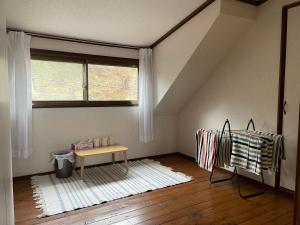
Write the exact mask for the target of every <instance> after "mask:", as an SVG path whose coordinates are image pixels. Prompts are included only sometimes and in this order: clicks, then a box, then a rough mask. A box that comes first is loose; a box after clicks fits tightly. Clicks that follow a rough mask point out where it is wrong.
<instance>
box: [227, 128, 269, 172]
mask: <svg viewBox="0 0 300 225" xmlns="http://www.w3.org/2000/svg"><path fill="white" fill-rule="evenodd" d="M262 150H263V142H262V140H261V139H260V138H258V137H255V136H251V135H248V134H246V133H244V132H239V131H235V132H232V153H231V160H230V164H231V166H237V167H240V168H243V169H246V170H248V171H249V172H252V173H256V174H260V173H261V155H262V154H261V153H262Z"/></svg>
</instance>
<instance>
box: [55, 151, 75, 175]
mask: <svg viewBox="0 0 300 225" xmlns="http://www.w3.org/2000/svg"><path fill="white" fill-rule="evenodd" d="M52 156H53V162H54V168H55V174H56V177H57V178H67V177H70V176H72V172H73V166H74V153H73V151H71V150H63V151H58V152H54V153H52Z"/></svg>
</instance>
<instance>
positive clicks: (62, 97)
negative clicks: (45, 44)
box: [31, 49, 138, 108]
mask: <svg viewBox="0 0 300 225" xmlns="http://www.w3.org/2000/svg"><path fill="white" fill-rule="evenodd" d="M31 66H32V101H33V107H34V108H50V107H91V106H132V105H137V101H138V60H136V59H126V58H115V57H104V56H94V55H85V54H77V53H65V52H57V51H48V50H34V49H32V50H31Z"/></svg>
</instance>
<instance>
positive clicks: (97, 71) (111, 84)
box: [88, 64, 138, 101]
mask: <svg viewBox="0 0 300 225" xmlns="http://www.w3.org/2000/svg"><path fill="white" fill-rule="evenodd" d="M88 71H89V82H88V83H89V100H91V101H97V100H102V101H105V100H137V93H138V91H137V83H138V70H137V68H132V67H119V66H103V65H93V64H89V66H88Z"/></svg>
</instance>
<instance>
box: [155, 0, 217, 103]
mask: <svg viewBox="0 0 300 225" xmlns="http://www.w3.org/2000/svg"><path fill="white" fill-rule="evenodd" d="M220 7H221V0H218V1H216V2H214V3H212V4H211V5H210V6H209V7H207V8H206V9H205V10H203V11H202V12H201V13H200V14H198V15H197V16H195V17H194V18H193V19H191V20H190V21H189V22H188V23H186V24H185V25H184V26H182V27H181V28H180V29H178V30H177V31H176V32H175V33H173V34H172V35H171V36H169V37H168V38H167V39H165V40H164V41H163V42H161V43H160V44H159V45H158V46H156V47H155V48H154V50H153V67H154V74H155V104H156V105H157V104H158V103H159V102H160V100H161V99H162V98H163V96H164V95H165V93H166V92H167V91H168V89H169V88H170V86H171V85H172V83H173V82H174V80H175V79H176V77H177V76H178V75H179V74H180V72H181V70H182V69H183V68H184V66H185V64H186V63H187V61H188V60H189V59H190V57H191V56H192V54H193V53H194V51H195V50H196V49H197V47H198V45H199V43H200V42H201V41H202V39H203V38H204V37H205V36H206V34H207V32H208V31H209V29H210V28H211V25H212V24H213V23H214V21H215V20H216V19H217V17H218V16H219V14H220Z"/></svg>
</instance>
